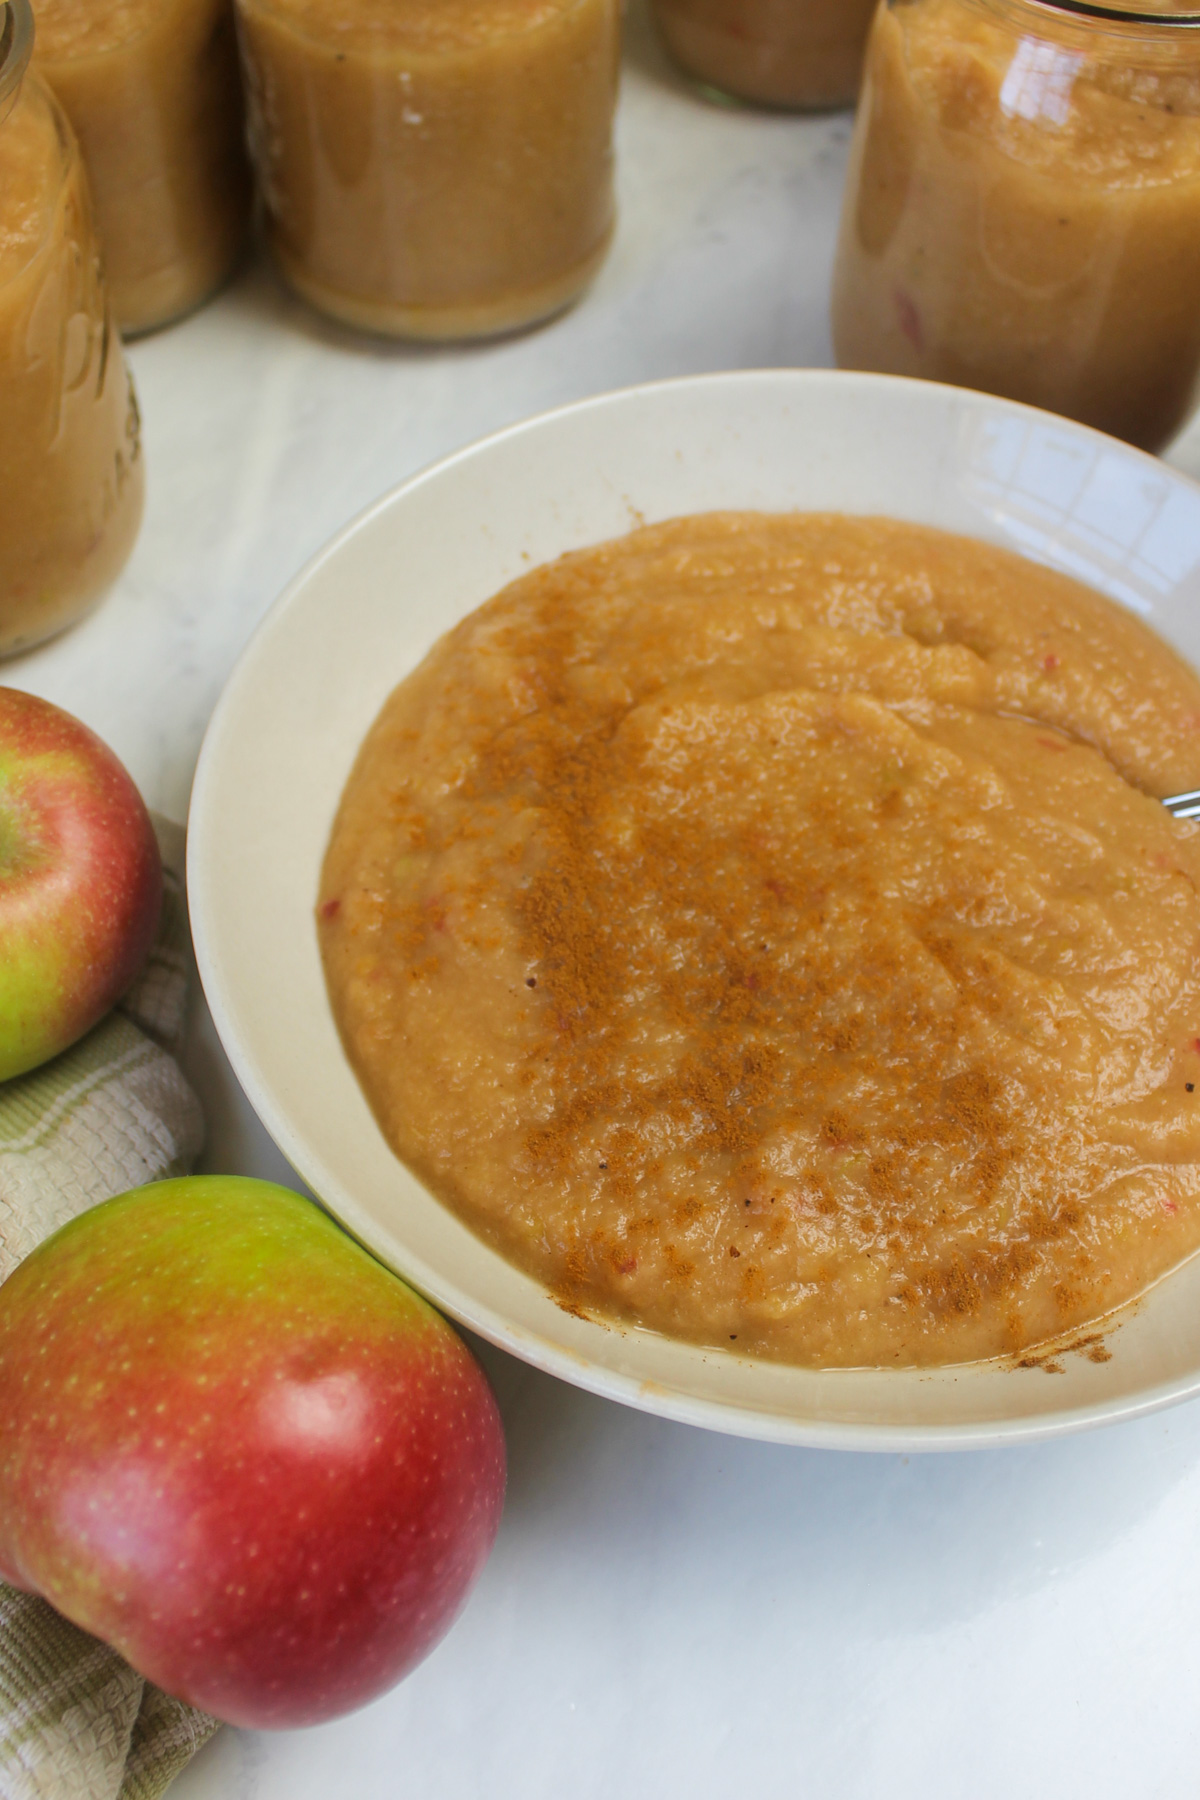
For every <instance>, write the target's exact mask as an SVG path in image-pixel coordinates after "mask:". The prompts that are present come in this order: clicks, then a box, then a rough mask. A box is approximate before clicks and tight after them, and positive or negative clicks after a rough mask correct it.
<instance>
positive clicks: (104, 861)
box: [0, 688, 162, 1081]
mask: <svg viewBox="0 0 1200 1800" xmlns="http://www.w3.org/2000/svg"><path fill="white" fill-rule="evenodd" d="M161 903H162V868H161V865H160V862H159V856H158V846H157V844H156V842H155V838H154V830H153V827H152V826H151V824H150V819H149V816H148V814H147V812H146V808H145V806H144V805H143V804H142V800H141V796H140V795H139V793H138V791H137V788H136V787H135V786H134V784H133V782H132V780H131V779H130V777H129V776H128V775H127V774H126V772H125V770H124V768H123V767H122V766H121V764H120V763H119V762H118V761H117V758H116V757H115V756H114V755H113V753H112V751H111V750H109V749H108V747H107V745H105V744H104V743H102V742H101V740H100V739H99V738H98V737H97V736H96V735H95V733H94V732H92V731H89V730H88V728H87V726H86V725H81V724H80V722H79V720H78V719H73V718H72V717H71V715H70V714H69V713H65V712H62V711H60V709H59V708H58V707H57V706H52V705H51V704H50V703H49V701H47V700H39V699H37V698H36V697H35V696H34V695H33V694H25V693H21V692H20V691H19V690H17V689H16V688H0V1080H3V1081H7V1080H8V1079H9V1077H10V1076H13V1075H21V1074H23V1073H24V1072H25V1071H26V1070H27V1069H32V1068H36V1067H37V1065H38V1064H39V1063H43V1062H46V1061H47V1060H48V1059H49V1058H50V1057H52V1056H57V1055H58V1053H59V1052H60V1051H61V1050H65V1049H66V1048H67V1046H68V1045H69V1044H73V1043H74V1042H75V1040H76V1038H80V1037H82V1036H83V1034H84V1032H86V1031H90V1030H91V1028H92V1026H93V1025H95V1024H96V1023H97V1021H98V1020H99V1019H101V1018H102V1017H103V1016H104V1014H105V1013H106V1012H107V1011H108V1010H109V1008H110V1007H111V1006H112V1005H113V1004H114V1003H115V1002H116V1001H117V1000H119V999H120V997H121V995H122V994H123V993H124V991H125V989H126V988H127V987H128V986H129V984H130V982H131V981H132V980H133V978H134V976H135V975H136V974H137V972H138V970H139V969H140V968H141V966H142V964H143V962H144V961H145V959H146V956H147V954H148V953H149V950H150V946H151V944H152V943H153V940H154V933H155V929H156V927H157V924H158V914H159V907H160V905H161Z"/></svg>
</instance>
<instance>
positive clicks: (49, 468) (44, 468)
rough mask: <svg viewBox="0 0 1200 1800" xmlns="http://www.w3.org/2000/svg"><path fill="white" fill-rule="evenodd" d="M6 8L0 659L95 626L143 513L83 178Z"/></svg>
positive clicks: (0, 184) (127, 395)
mask: <svg viewBox="0 0 1200 1800" xmlns="http://www.w3.org/2000/svg"><path fill="white" fill-rule="evenodd" d="M32 34H33V27H32V18H31V15H30V11H29V7H28V4H27V0H8V3H7V4H6V5H0V654H7V653H9V652H12V651H14V650H20V649H24V648H26V647H27V646H28V645H30V644H35V643H38V642H39V641H40V640H41V639H43V638H47V637H50V636H52V635H53V633H55V632H56V631H60V630H62V628H63V627H64V626H65V625H69V624H70V623H71V622H72V621H73V620H74V619H76V618H78V617H79V616H80V614H82V613H84V612H86V611H87V609H88V608H89V607H90V606H91V605H92V604H93V602H94V601H95V600H97V599H98V598H99V596H100V595H101V594H102V593H103V591H104V589H105V588H106V587H107V586H108V585H109V583H110V582H111V581H112V580H113V578H114V577H115V576H116V574H117V573H118V571H119V570H120V569H121V567H122V566H123V564H124V562H125V559H126V557H127V556H128V555H129V552H130V550H131V549H132V547H133V541H134V538H135V537H136V535H137V529H138V524H139V522H140V519H141V512H142V461H141V453H140V444H139V435H138V414H137V405H136V402H135V400H134V396H133V389H132V386H131V384H130V381H129V377H128V374H127V373H126V369H125V363H124V360H123V358H122V355H121V344H120V339H119V338H118V337H117V334H116V332H115V330H114V328H113V325H112V321H111V318H110V316H109V312H108V301H107V294H106V292H105V287H104V281H103V276H102V273H101V267H100V256H99V252H98V249H97V246H96V239H95V234H94V231H93V227H92V213H91V205H90V202H89V198H88V190H87V183H86V180H85V178H84V172H83V164H82V162H81V160H80V155H79V149H78V146H77V144H76V142H75V138H74V135H73V134H72V131H71V128H70V126H69V125H68V123H67V120H66V118H65V116H64V115H63V113H62V111H61V109H60V107H59V106H58V104H57V102H56V101H55V100H54V98H53V96H52V95H51V93H50V91H49V89H48V88H47V87H46V86H45V85H44V84H43V83H42V82H41V81H40V80H39V79H38V77H37V76H36V75H35V74H30V73H28V72H27V66H28V61H29V54H30V45H31V41H32Z"/></svg>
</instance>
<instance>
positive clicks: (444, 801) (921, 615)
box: [317, 514, 1200, 1365]
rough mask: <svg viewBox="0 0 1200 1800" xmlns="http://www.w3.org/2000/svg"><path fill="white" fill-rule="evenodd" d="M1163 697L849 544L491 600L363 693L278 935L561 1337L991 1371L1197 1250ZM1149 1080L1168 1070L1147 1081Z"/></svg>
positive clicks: (1163, 667) (648, 568)
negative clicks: (294, 920) (315, 860)
mask: <svg viewBox="0 0 1200 1800" xmlns="http://www.w3.org/2000/svg"><path fill="white" fill-rule="evenodd" d="M1198 783H1200V681H1198V680H1197V678H1196V676H1195V675H1193V674H1192V672H1191V671H1190V670H1189V669H1187V668H1186V667H1185V666H1184V665H1183V664H1181V663H1180V662H1179V661H1178V659H1177V658H1176V657H1175V656H1174V654H1173V653H1172V652H1170V651H1169V650H1168V649H1167V648H1166V647H1165V646H1164V645H1163V644H1162V643H1161V642H1160V641H1158V640H1157V639H1156V638H1155V637H1154V636H1153V635H1152V634H1151V633H1150V632H1149V631H1148V630H1147V629H1146V628H1145V627H1144V626H1143V625H1142V624H1141V623H1140V622H1139V621H1138V620H1137V619H1136V618H1135V617H1134V616H1133V615H1132V614H1128V613H1125V612H1123V611H1121V610H1119V609H1118V608H1117V607H1116V606H1114V605H1112V604H1111V603H1109V602H1108V601H1106V600H1104V599H1102V598H1101V597H1100V596H1099V595H1097V594H1095V593H1092V592H1091V591H1089V590H1088V589H1085V588H1083V587H1082V586H1080V585H1078V584H1077V583H1075V582H1073V581H1070V580H1068V579H1067V578H1065V577H1063V576H1061V575H1058V574H1055V573H1052V572H1050V571H1048V570H1046V569H1044V568H1041V567H1038V566H1035V565H1033V564H1031V563H1028V562H1026V561H1024V560H1023V559H1020V558H1018V557H1015V556H1013V555H1012V554H1011V553H1008V552H1005V551H1001V550H999V549H994V548H991V547H989V546H986V545H983V544H981V543H977V542H973V541H969V540H967V539H963V538H958V537H953V536H949V535H946V534H943V533H939V532H936V531H932V530H928V529H923V528H919V527H915V526H910V525H904V524H898V523H895V522H892V521H889V520H886V519H851V518H845V517H840V516H834V515H780V516H772V515H759V514H741V515H739V514H711V515H705V516H701V517H697V518H691V519H682V520H677V521H674V522H672V523H669V524H666V525H659V526H654V527H651V528H649V529H646V530H642V531H638V532H635V533H633V534H632V535H631V536H629V537H627V538H623V539H620V540H616V541H614V542H611V543H608V544H604V545H601V546H600V547H598V548H596V549H593V550H587V551H583V552H580V553H577V554H574V555H570V556H566V557H564V558H562V559H561V560H560V561H558V562H555V563H551V564H549V565H546V566H544V567H542V568H538V569H536V570H534V571H533V572H532V573H530V574H529V575H527V576H525V577H524V578H523V579H521V580H520V581H517V582H516V583H514V584H513V585H512V586H511V587H509V588H507V589H506V590H505V591H504V592H503V593H501V594H500V595H498V596H497V597H496V598H495V599H493V600H491V601H489V602H488V603H487V604H486V605H485V606H483V607H481V608H480V609H479V610H478V611H477V612H475V613H473V614H472V615H470V616H469V617H468V618H467V619H465V620H464V621H463V622H462V624H460V625H459V626H458V627H457V628H456V629H455V630H454V631H452V632H451V633H449V635H448V636H446V637H445V638H443V639H442V640H441V641H440V643H439V644H438V645H437V646H436V647H435V648H434V650H433V651H432V652H431V653H430V655H429V657H428V658H427V659H426V661H425V662H424V663H423V664H422V665H421V667H420V668H419V669H418V670H416V672H415V673H414V674H412V675H411V676H409V677H408V679H407V680H405V681H404V682H403V683H402V684H401V685H400V687H399V688H397V690H396V691H395V693H394V694H393V695H392V697H391V699H390V700H389V702H388V703H387V705H386V707H385V708H384V710H383V712H382V714H381V715H380V717H379V719H378V720H377V722H376V723H375V725H374V727H373V728H372V730H371V732H370V734H369V736H368V738H367V740H366V742H365V744H364V746H363V749H362V752H361V754H360V756H359V759H358V762H357V764H356V766H355V769H354V771H353V774H352V775H351V778H350V780H349V782H348V784H347V787H346V791H345V794H344V797H343V800H342V804H341V809H340V812H339V815H338V818H337V821H336V824H335V827H334V831H333V835H332V839H331V842H330V846H329V850H328V853H327V858H326V863H325V868H324V873H323V878H322V883H321V890H320V897H319V904H318V912H317V919H318V928H319V933H320V941H321V949H322V954H323V958H324V963H325V970H326V976H327V981H328V986H329V992H330V996H331V999H332V1003H333V1007H334V1011H335V1014H336V1017H337V1020H338V1024H339V1027H340V1029H341V1033H342V1037H343V1041H344V1043H345V1045H346V1049H347V1052H348V1054H349V1056H350V1058H351V1061H352V1062H353V1065H354V1067H355V1069H356V1070H357V1072H358V1074H359V1076H360V1079H361V1081H362V1083H363V1086H364V1089H365V1091H366V1094H367V1096H368V1098H369V1100H370V1102H371V1104H372V1106H373V1108H374V1110H375V1113H376V1116H377V1117H378V1119H379V1122H380V1124H381V1126H382V1128H383V1130H384V1132H385V1134H386V1136H387V1137H388V1139H389V1141H390V1143H391V1144H392V1146H393V1148H394V1149H395V1150H396V1152H397V1153H398V1154H399V1155H400V1156H401V1157H403V1158H404V1160H405V1161H406V1162H408V1163H409V1164H410V1165H411V1166H412V1168H413V1169H414V1170H415V1171H416V1172H417V1173H418V1175H419V1176H420V1177H421V1178H422V1179H423V1180H424V1181H425V1182H426V1183H427V1184H428V1185H429V1186H430V1187H431V1188H432V1189H433V1191H434V1192H435V1193H437V1194H438V1195H440V1196H441V1197H442V1198H443V1199H444V1200H445V1201H446V1202H448V1203H449V1204H450V1205H451V1206H452V1207H454V1208H455V1209H456V1210H457V1211H459V1212H460V1213H461V1214H462V1216H463V1217H464V1218H465V1219H467V1220H468V1221H469V1222H470V1223H471V1224H472V1225H473V1226H474V1228H475V1229H476V1230H478V1231H479V1232H481V1233H482V1234H483V1235H484V1236H486V1237H487V1238H488V1239H489V1240H490V1241H492V1242H493V1243H495V1244H496V1245H497V1246H499V1247H500V1248H501V1249H502V1250H503V1251H504V1252H505V1253H506V1254H507V1255H508V1256H510V1257H511V1258H512V1259H513V1260H515V1261H516V1262H518V1263H519V1264H520V1265H521V1266H522V1267H524V1268H525V1269H526V1270H528V1271H529V1272H530V1273H531V1274H533V1275H534V1276H536V1277H537V1278H539V1279H540V1280H542V1281H544V1282H545V1283H547V1284H548V1285H549V1287H550V1288H551V1290H552V1291H553V1292H554V1294H555V1295H556V1297H557V1298H558V1299H559V1300H560V1302H561V1303H562V1304H563V1305H564V1306H567V1307H568V1308H579V1309H583V1310H585V1311H586V1310H594V1311H596V1312H598V1313H599V1314H600V1315H601V1316H608V1317H613V1318H617V1319H622V1320H627V1321H635V1322H637V1323H639V1324H642V1325H646V1326H650V1327H653V1328H654V1329H656V1330H659V1331H663V1332H666V1333H670V1334H674V1335H677V1336H680V1337H683V1338H687V1339H692V1340H697V1341H700V1342H710V1343H713V1344H718V1345H726V1346H728V1345H730V1344H734V1343H736V1346H737V1348H738V1350H739V1352H749V1353H754V1354H759V1355H764V1356H769V1357H775V1358H781V1359H784V1360H790V1361H794V1362H801V1363H808V1364H818V1365H820V1364H829V1365H839V1364H840V1365H887V1364H895V1363H900V1364H933V1363H946V1362H954V1361H960V1360H969V1359H973V1358H980V1357H989V1356H994V1355H997V1354H1000V1353H1007V1352H1016V1351H1021V1350H1023V1349H1025V1348H1027V1347H1028V1346H1029V1345H1031V1344H1033V1343H1035V1342H1037V1341H1039V1340H1041V1339H1044V1338H1046V1337H1047V1336H1049V1335H1051V1334H1055V1333H1058V1332H1060V1331H1062V1330H1065V1329H1069V1328H1074V1327H1075V1326H1077V1325H1080V1324H1082V1323H1083V1322H1084V1321H1088V1320H1092V1319H1094V1318H1095V1317H1096V1316H1097V1315H1100V1314H1102V1313H1104V1312H1105V1311H1106V1310H1108V1309H1110V1308H1112V1307H1114V1306H1116V1305H1117V1304H1119V1303H1120V1302H1122V1301H1124V1300H1126V1299H1127V1298H1129V1297H1130V1296H1131V1295H1133V1294H1136V1293H1137V1292H1138V1291H1139V1290H1141V1289H1142V1288H1144V1287H1145V1286H1146V1285H1147V1284H1148V1283H1149V1282H1151V1281H1153V1280H1154V1279H1155V1278H1156V1277H1157V1276H1159V1275H1161V1274H1162V1273H1163V1272H1164V1271H1165V1270H1167V1269H1169V1268H1170V1267H1172V1266H1173V1265H1174V1264H1176V1263H1178V1262H1179V1261H1180V1260H1181V1259H1182V1258H1184V1257H1185V1256H1187V1255H1188V1254H1189V1253H1190V1252H1191V1251H1192V1250H1193V1249H1195V1248H1196V1246H1197V1244H1198V1243H1200V957H1198V956H1197V947H1198V940H1200V893H1198V889H1200V829H1198V828H1197V827H1196V826H1193V825H1190V824H1183V823H1178V822H1176V821H1174V820H1173V819H1172V818H1171V817H1170V816H1169V815H1168V813H1167V812H1166V810H1165V809H1164V808H1163V807H1161V806H1160V805H1159V804H1158V801H1157V799H1155V798H1153V797H1152V796H1154V795H1163V794H1167V793H1169V792H1172V791H1177V790H1180V789H1183V788H1186V787H1189V786H1195V785H1197V784H1198ZM1189 1084H1190V1086H1189Z"/></svg>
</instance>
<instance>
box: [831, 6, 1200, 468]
mask: <svg viewBox="0 0 1200 1800" xmlns="http://www.w3.org/2000/svg"><path fill="white" fill-rule="evenodd" d="M833 327H834V345H835V349H836V353H837V360H838V362H839V364H840V365H841V366H842V367H844V368H854V369H878V370H884V371H888V372H891V373H894V374H900V375H919V376H926V377H928V378H930V379H932V380H935V381H948V382H954V383H957V384H959V385H961V386H966V387H975V388H983V389H985V390H987V391H988V392H990V393H995V394H1004V395H1007V396H1008V397H1010V398H1012V399H1015V400H1026V401H1030V402H1032V403H1033V404H1034V405H1036V406H1043V407H1046V408H1048V409H1050V410H1051V411H1054V412H1059V413H1064V414H1066V415H1067V416H1069V417H1071V418H1074V419H1080V420H1082V421H1083V422H1084V423H1085V424H1088V425H1096V426H1099V427H1100V428H1101V429H1102V430H1104V431H1108V432H1111V433H1113V434H1114V435H1115V436H1117V437H1121V438H1126V439H1128V440H1129V442H1130V443H1133V444H1139V445H1141V446H1142V447H1143V448H1144V449H1150V450H1154V449H1158V448H1160V447H1161V446H1162V445H1163V444H1165V443H1166V442H1167V440H1168V439H1169V438H1170V437H1171V436H1172V435H1173V434H1174V433H1175V432H1176V431H1177V430H1178V428H1179V427H1180V426H1181V425H1182V424H1183V422H1184V420H1185V419H1186V418H1187V416H1188V414H1189V412H1190V411H1191V408H1192V403H1193V394H1194V390H1195V387H1196V381H1197V372H1198V371H1200V17H1197V16H1196V15H1195V14H1185V13H1181V12H1179V11H1177V10H1174V9H1171V8H1169V7H1168V6H1167V5H1165V4H1164V5H1162V6H1161V7H1160V8H1159V9H1158V10H1156V11H1154V12H1149V11H1142V12H1140V13H1130V12H1124V11H1123V12H1119V13H1118V12H1113V11H1111V10H1110V9H1108V8H1106V7H1104V6H1101V5H1091V4H1085V3H1084V0H888V3H887V4H886V5H884V6H883V7H882V8H881V10H880V12H879V14H878V15H877V18H876V22H875V25H874V27H873V30H872V33H871V39H870V44H869V48H868V52H867V66H866V78H865V82H864V87H863V97H862V102H861V106H860V109H859V116H858V121H857V125H856V129H855V138H854V145H853V149H852V153H851V164H850V171H849V176H848V180H847V187H846V199H845V202H844V206H843V213H842V227H841V236H840V241H839V246H838V256H837V266H836V273H835V277H834V296H833Z"/></svg>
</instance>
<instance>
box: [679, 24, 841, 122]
mask: <svg viewBox="0 0 1200 1800" xmlns="http://www.w3.org/2000/svg"><path fill="white" fill-rule="evenodd" d="M653 4H654V16H655V18H656V20H657V22H658V28H659V31H660V32H661V34H662V37H663V39H664V41H665V43H666V45H667V48H668V50H669V51H670V52H671V54H672V56H673V57H674V58H675V60H676V62H677V63H678V64H679V66H680V67H681V68H682V69H683V70H684V72H685V73H686V74H688V75H690V76H691V77H692V79H693V81H696V82H698V83H699V84H700V86H701V87H705V88H710V89H713V90H715V91H716V92H717V93H718V94H725V95H728V96H729V97H730V98H732V99H736V100H749V101H752V102H754V103H756V104H757V105H760V106H780V107H789V108H794V109H797V110H801V111H805V110H814V109H819V108H824V107H831V106H849V105H850V103H851V102H852V101H853V99H854V96H855V95H856V94H857V92H858V84H859V79H860V76H861V74H862V61H863V46H864V45H865V43H866V41H867V28H868V26H869V25H870V23H871V15H872V13H873V12H874V11H875V0H653Z"/></svg>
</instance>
